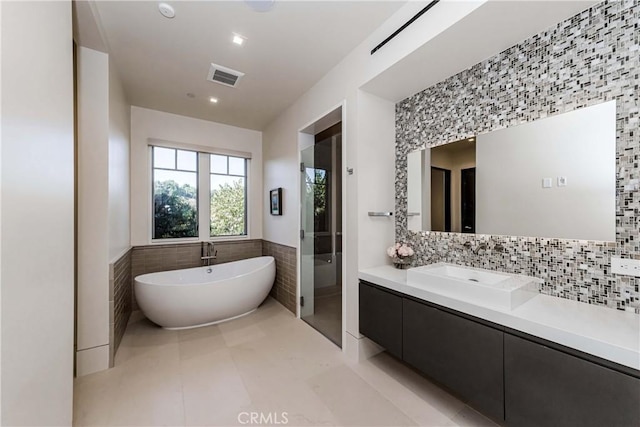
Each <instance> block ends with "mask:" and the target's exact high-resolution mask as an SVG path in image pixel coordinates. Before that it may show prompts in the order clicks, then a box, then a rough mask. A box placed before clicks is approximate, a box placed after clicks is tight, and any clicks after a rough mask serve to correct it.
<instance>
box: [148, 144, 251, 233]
mask: <svg viewBox="0 0 640 427" xmlns="http://www.w3.org/2000/svg"><path fill="white" fill-rule="evenodd" d="M153 147H162V148H172V149H175V150H186V151H196V153H197V156H198V158H197V159H198V160H197V161H198V171H197V174H198V175H197V176H198V237H179V238H165V239H154V238H153V226H154V221H153V216H154V205H153V169H154V165H153ZM147 154H148V155H147V157H148V162H149V163H148V164H149V174H148V182H150V184H151V185H149V186H148V188H149V189H150V194H149V195H148V197H147V200H148V201H149V210H148V214H147V215H148V218H149V230H148V232H149V242H150V244H151V245H163V244H172V243H193V242H218V241H235V240H249V239H251V228H250V223H251V221H250V217H249V212H250V208H251V202H250V197H249V194H250V186H251V172H250V170H251V167H250V166H251V153H246V152H242V151H234V150H226V149H217V148H215V147H203V146H198V145H192V144H183V143H174V142H169V141H163V140H157V139H152V138H149V143H148V153H147ZM211 154H217V155H222V156H230V157H240V158H244V159H245V234H244V235H237V236H215V237H212V236H211V235H210V234H211V225H210V221H211V178H210V177H211V167H210V158H211V157H210V155H211Z"/></svg>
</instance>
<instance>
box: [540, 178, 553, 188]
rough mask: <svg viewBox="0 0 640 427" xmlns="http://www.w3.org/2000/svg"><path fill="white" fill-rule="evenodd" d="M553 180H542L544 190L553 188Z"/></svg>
mask: <svg viewBox="0 0 640 427" xmlns="http://www.w3.org/2000/svg"><path fill="white" fill-rule="evenodd" d="M552 186H553V180H552V179H551V178H542V188H551V187H552Z"/></svg>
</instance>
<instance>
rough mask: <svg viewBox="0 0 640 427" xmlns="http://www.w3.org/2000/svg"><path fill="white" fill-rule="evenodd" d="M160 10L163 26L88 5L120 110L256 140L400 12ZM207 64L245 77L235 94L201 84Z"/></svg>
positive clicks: (314, 7) (285, 5) (114, 5)
mask: <svg viewBox="0 0 640 427" xmlns="http://www.w3.org/2000/svg"><path fill="white" fill-rule="evenodd" d="M168 3H170V4H171V5H172V6H173V7H174V8H175V13H176V16H175V18H173V19H167V18H165V17H163V16H162V15H161V14H160V13H159V11H158V4H159V2H156V1H98V2H95V3H94V4H93V6H94V7H93V8H92V9H93V11H94V13H96V14H97V21H99V22H98V25H99V27H101V31H102V34H103V37H104V39H105V40H106V42H107V45H108V50H109V52H110V54H111V57H112V59H113V60H114V62H115V65H116V67H117V69H118V71H119V74H120V77H121V79H122V82H123V85H124V89H125V92H126V94H127V97H128V100H129V102H130V103H131V104H132V105H137V106H140V107H146V108H151V109H155V110H161V111H167V112H171V113H176V114H181V115H185V116H190V117H196V118H201V119H205V120H212V121H215V122H219V123H225V124H229V125H234V126H239V127H244V128H248V129H256V130H262V129H263V128H264V127H265V126H266V125H267V124H269V123H270V122H271V121H272V120H273V119H275V118H276V117H277V116H278V115H279V114H280V113H281V112H282V111H283V110H284V109H286V108H287V107H288V106H289V105H291V104H292V103H293V102H294V101H296V100H297V99H298V98H299V97H300V96H301V95H302V94H304V93H305V92H306V91H307V90H308V89H309V88H311V87H312V86H313V85H314V84H315V83H316V82H317V81H318V80H320V79H321V78H322V76H324V75H325V74H326V73H327V72H328V71H329V70H330V69H331V68H332V67H333V66H335V65H336V64H337V63H339V62H340V60H341V59H342V58H344V57H345V56H346V55H347V54H348V53H349V52H350V51H351V50H353V49H354V48H355V47H356V46H357V45H358V44H359V43H360V42H362V41H363V40H364V39H365V38H366V37H367V36H368V35H369V34H370V33H371V32H373V30H374V29H375V28H377V27H378V26H379V25H380V24H382V22H384V21H385V20H386V19H387V18H388V17H389V16H390V15H392V14H393V13H394V12H395V11H396V10H398V9H399V8H400V7H401V6H402V5H403V4H404V2H402V1H397V0H390V1H283V0H277V1H276V2H275V4H274V6H273V8H272V9H271V10H270V11H268V12H256V11H254V10H253V9H252V8H250V7H249V5H248V4H247V3H246V2H244V1H208V2H196V1H194V2H191V1H169V2H168ZM79 19H81V18H79ZM233 33H238V34H241V35H242V36H244V37H246V42H245V44H244V45H243V46H237V45H234V44H233V43H232V42H231V39H232V36H233ZM212 62H213V63H216V64H219V65H222V66H225V67H228V68H232V69H234V70H238V71H241V72H243V73H245V76H244V77H243V78H242V79H241V80H240V82H239V84H238V85H237V87H236V88H230V87H226V86H223V85H220V84H217V83H212V82H209V81H207V80H206V78H207V73H208V71H209V66H210V64H211V63H212ZM187 93H192V94H194V95H195V97H194V98H191V97H188V96H187ZM210 97H216V98H218V100H219V102H218V103H217V104H212V103H211V102H210V101H209V98H210Z"/></svg>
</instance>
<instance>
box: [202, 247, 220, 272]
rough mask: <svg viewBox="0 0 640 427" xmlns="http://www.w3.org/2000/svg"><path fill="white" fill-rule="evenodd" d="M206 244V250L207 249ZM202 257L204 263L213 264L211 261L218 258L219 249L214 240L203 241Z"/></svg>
mask: <svg viewBox="0 0 640 427" xmlns="http://www.w3.org/2000/svg"><path fill="white" fill-rule="evenodd" d="M205 244H206V247H207V249H206V251H205V249H204V248H205ZM200 255H201V256H200V259H201V260H202V265H207V266H209V265H211V261H212V260H214V259H216V258H217V255H218V251H217V250H216V248H215V246H214V245H213V242H202V248H201V250H200Z"/></svg>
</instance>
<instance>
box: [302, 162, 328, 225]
mask: <svg viewBox="0 0 640 427" xmlns="http://www.w3.org/2000/svg"><path fill="white" fill-rule="evenodd" d="M305 169H306V172H305V173H306V180H305V181H306V191H307V194H308V196H307V197H310V196H311V195H312V194H313V206H314V210H313V222H314V224H313V229H314V231H315V232H323V231H330V230H329V220H330V218H329V215H328V213H329V212H330V210H329V209H328V206H329V182H328V181H329V179H328V178H329V176H328V175H329V173H328V172H327V171H326V170H325V169H319V168H305Z"/></svg>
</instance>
